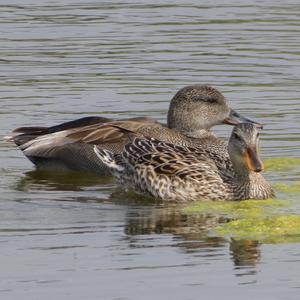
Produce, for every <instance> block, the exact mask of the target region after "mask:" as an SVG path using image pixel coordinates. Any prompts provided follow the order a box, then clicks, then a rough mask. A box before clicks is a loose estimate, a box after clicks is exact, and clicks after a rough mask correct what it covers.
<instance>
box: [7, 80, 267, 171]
mask: <svg viewBox="0 0 300 300" xmlns="http://www.w3.org/2000/svg"><path fill="white" fill-rule="evenodd" d="M241 122H249V123H254V124H256V126H257V127H261V124H259V123H255V122H253V121H251V120H249V119H246V118H244V117H242V116H241V115H239V114H238V113H237V112H236V111H234V110H232V109H231V108H229V106H228V105H227V103H226V100H225V98H224V96H223V95H222V94H221V93H220V92H219V91H217V90H216V89H215V88H212V87H210V86H205V85H191V86H187V87H184V88H182V89H181V90H179V91H178V92H177V93H176V94H175V96H174V97H173V98H172V100H171V103H170V106H169V110H168V121H167V124H161V123H159V122H156V121H155V120H153V119H150V118H131V119H126V120H116V121H114V120H112V119H108V118H103V117H85V118H81V119H77V120H74V121H70V122H66V123H62V124H59V125H56V126H52V127H20V128H17V129H15V130H14V131H13V136H10V137H8V139H9V140H10V141H13V142H14V143H15V144H16V145H17V146H19V148H20V149H21V150H22V151H23V153H24V154H25V156H26V157H27V158H28V159H29V160H31V161H32V162H33V163H34V164H35V165H36V166H37V167H39V168H46V169H54V170H75V171H88V172H94V173H98V174H101V175H108V174H109V171H108V169H107V168H106V166H105V165H104V164H102V163H101V161H100V160H99V159H98V158H97V156H96V155H95V153H94V151H93V145H98V146H100V147H101V148H103V149H106V150H109V151H112V152H113V153H121V152H122V150H123V147H124V146H125V145H126V143H127V142H128V135H127V134H124V132H123V131H120V130H119V129H118V128H124V129H126V130H129V131H132V132H135V133H138V134H142V135H144V136H147V137H150V138H155V139H158V140H161V141H164V142H169V143H172V144H177V145H182V146H201V147H202V148H206V149H210V153H213V154H214V155H218V156H219V157H220V159H221V160H223V161H227V162H228V161H229V157H228V153H227V144H226V143H225V142H224V141H223V140H220V139H218V138H217V137H216V136H215V135H214V134H213V133H212V132H211V131H210V128H211V127H213V126H215V125H218V124H229V125H235V124H238V123H241ZM229 164H230V163H229Z"/></svg>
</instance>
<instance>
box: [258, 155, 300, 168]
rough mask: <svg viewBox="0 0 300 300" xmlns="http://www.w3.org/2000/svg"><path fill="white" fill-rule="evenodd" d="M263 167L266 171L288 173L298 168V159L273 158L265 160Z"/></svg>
mask: <svg viewBox="0 0 300 300" xmlns="http://www.w3.org/2000/svg"><path fill="white" fill-rule="evenodd" d="M264 165H265V168H266V170H267V171H289V170H292V169H294V168H297V167H299V166H300V158H292V157H273V158H269V159H266V160H265V161H264Z"/></svg>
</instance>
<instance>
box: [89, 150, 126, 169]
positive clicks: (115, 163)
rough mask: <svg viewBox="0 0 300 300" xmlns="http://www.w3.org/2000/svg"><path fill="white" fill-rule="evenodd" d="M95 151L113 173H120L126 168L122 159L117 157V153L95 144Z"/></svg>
mask: <svg viewBox="0 0 300 300" xmlns="http://www.w3.org/2000/svg"><path fill="white" fill-rule="evenodd" d="M94 152H95V153H96V155H97V156H98V158H99V159H100V160H101V161H102V163H103V164H104V165H105V166H106V167H108V168H109V170H110V171H111V172H112V173H120V172H122V171H123V170H124V166H122V164H121V160H120V159H117V155H115V154H114V153H112V152H110V151H108V150H105V149H102V148H100V147H98V146H97V145H95V146H94Z"/></svg>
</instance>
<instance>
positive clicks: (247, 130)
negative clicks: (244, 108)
mask: <svg viewBox="0 0 300 300" xmlns="http://www.w3.org/2000/svg"><path fill="white" fill-rule="evenodd" d="M258 136H259V133H258V130H257V128H256V126H255V125H254V124H251V123H242V124H238V125H236V126H235V127H234V128H233V131H232V134H231V137H230V139H229V143H228V153H229V157H230V160H231V163H232V169H233V170H231V171H230V172H228V169H227V168H226V166H224V164H222V162H221V161H220V159H212V158H211V156H209V155H208V153H207V151H206V150H203V148H192V147H186V146H178V145H174V144H170V143H166V142H161V141H158V140H156V139H147V138H145V137H138V136H136V135H132V134H131V138H130V139H131V140H130V142H129V143H127V144H126V145H125V147H124V149H123V152H122V153H121V154H114V153H112V152H110V151H108V150H104V149H102V148H100V147H98V146H96V145H95V146H94V151H95V153H96V154H97V156H98V157H99V159H100V160H101V161H102V162H103V163H104V164H105V165H106V166H107V167H108V168H109V170H110V171H111V173H112V174H113V175H114V176H116V177H117V179H118V182H119V183H121V184H122V186H124V185H125V186H131V187H134V189H136V190H137V191H140V192H142V193H145V194H147V195H151V196H153V197H155V198H158V199H162V200H167V201H175V202H185V201H189V200H197V199H206V200H245V199H267V198H272V197H274V196H275V194H274V192H273V190H272V188H271V186H270V185H269V183H268V182H267V181H266V180H265V179H264V177H263V176H262V175H261V174H260V172H261V171H262V170H263V168H264V167H263V163H262V161H261V159H260V157H259V155H258V150H259V149H258V143H259V137H258Z"/></svg>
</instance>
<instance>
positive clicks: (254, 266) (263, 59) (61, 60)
mask: <svg viewBox="0 0 300 300" xmlns="http://www.w3.org/2000/svg"><path fill="white" fill-rule="evenodd" d="M0 16H1V18H0V23H1V24H0V41H1V47H0V76H1V80H0V88H1V93H0V107H1V110H0V113H1V116H0V125H1V126H0V135H1V141H0V159H1V164H0V168H1V181H0V245H1V247H0V264H1V271H0V298H1V299H24V300H25V299H28V300H29V299H30V300H31V299H105V300H106V299H116V300H117V299H118V300H120V299H128V300H132V299H139V300H140V299H151V300H152V299H169V298H170V299H186V300H188V299H192V300H194V299H202V298H203V299H240V298H242V299H254V298H255V299H263V300H265V299H299V288H300V271H299V264H300V250H299V249H300V248H299V243H297V239H294V240H293V241H292V242H282V241H281V242H278V243H265V242H263V241H257V240H255V239H246V240H240V239H230V238H227V237H222V236H218V235H215V234H213V233H212V231H211V229H213V228H214V227H215V226H216V225H218V224H222V223H223V222H224V221H226V220H224V216H222V215H220V214H218V213H202V214H187V213H185V212H184V211H183V207H179V206H168V205H161V204H155V203H145V202H141V201H137V200H136V199H132V198H134V197H132V196H130V197H129V195H124V194H122V193H120V192H118V191H116V186H115V184H114V182H113V181H110V180H105V179H101V178H97V177H93V176H87V175H86V174H69V173H68V174H55V173H44V172H37V171H35V170H34V167H33V166H32V165H31V163H30V162H29V161H27V160H26V159H25V158H24V157H23V155H22V153H21V152H20V151H19V150H17V149H16V148H15V147H14V146H13V145H10V144H7V143H4V142H3V141H2V136H4V135H6V134H8V133H9V132H10V130H11V129H14V128H16V127H19V126H25V125H52V124H56V123H59V122H62V121H66V120H72V119H75V118H78V117H82V116H87V115H98V114H99V115H105V116H108V117H116V118H120V117H130V116H150V117H154V118H156V119H158V120H160V121H164V120H165V116H166V111H167V108H168V103H169V101H170V99H171V97H172V96H173V94H174V93H175V92H176V91H177V90H178V89H179V88H181V87H183V86H185V85H188V84H194V83H202V84H210V85H213V86H214V87H216V88H218V89H219V90H220V91H222V92H223V93H224V95H225V96H226V98H227V100H228V102H229V103H230V105H231V106H232V107H234V108H236V109H239V111H241V112H242V113H243V114H245V115H247V116H248V117H251V118H253V119H255V120H257V121H260V122H262V123H264V124H265V129H264V131H263V133H262V143H261V145H262V156H263V158H274V157H292V158H297V157H299V156H300V137H299V131H300V102H299V92H300V90H299V78H300V77H299V76H300V63H299V58H300V50H299V44H300V4H299V1H296V0H294V1H292V0H288V1H284V2H283V1H276V0H273V1H271V0H270V1H267V0H265V1H241V0H240V1H235V0H230V1H211V2H209V1H146V0H145V1H144V0H143V1H107V2H104V1H93V0H92V1H83V0H57V1H45V0H44V1H35V0H23V1H22V0H18V1H17V0H13V1H9V2H7V4H6V5H5V4H4V3H3V2H1V3H0ZM229 131H230V128H228V129H226V128H223V127H219V128H216V133H217V134H218V135H219V136H223V137H227V136H228V133H229ZM299 174H300V170H299V168H297V167H296V168H292V169H289V170H285V171H279V172H278V171H269V172H267V173H266V175H265V176H266V177H267V178H268V180H270V181H271V182H272V184H274V185H276V184H278V183H282V182H283V183H285V184H288V185H291V184H293V183H295V182H299ZM112 194H113V196H111V195H112ZM280 197H281V198H284V199H290V198H293V201H294V202H293V204H292V206H290V207H289V208H288V209H287V210H289V213H290V214H296V215H298V214H300V208H299V203H298V202H297V201H298V199H299V197H298V196H295V195H293V196H290V195H284V194H280ZM135 198H137V197H135ZM299 235H300V229H299ZM299 240H300V239H298V241H299Z"/></svg>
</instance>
